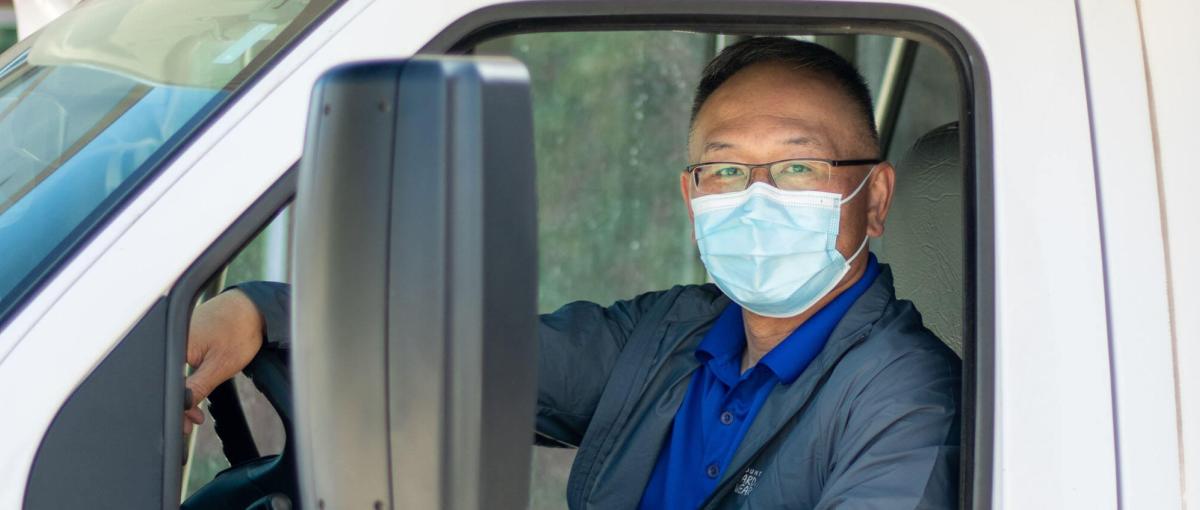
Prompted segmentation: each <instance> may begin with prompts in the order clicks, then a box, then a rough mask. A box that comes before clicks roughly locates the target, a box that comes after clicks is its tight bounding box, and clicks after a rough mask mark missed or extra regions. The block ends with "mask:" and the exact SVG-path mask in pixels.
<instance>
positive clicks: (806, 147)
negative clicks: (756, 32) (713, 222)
mask: <svg viewBox="0 0 1200 510" xmlns="http://www.w3.org/2000/svg"><path fill="white" fill-rule="evenodd" d="M857 112H858V109H857V107H856V105H855V103H854V102H853V101H852V100H851V99H850V98H849V97H848V95H847V94H846V93H845V92H842V91H841V90H840V89H839V88H837V86H836V85H834V82H832V80H831V79H829V78H825V77H823V76H821V75H814V74H812V73H809V72H805V71H795V70H792V69H790V68H789V67H788V66H787V65H786V64H782V63H761V64H755V65H752V66H749V67H746V68H745V69H743V70H741V71H739V72H738V73H737V74H735V75H733V76H732V77H731V78H729V80H727V81H726V82H725V83H723V84H722V85H721V86H720V87H719V88H718V89H717V90H716V91H714V92H713V94H712V95H711V96H709V98H708V100H707V101H706V102H705V103H704V105H703V106H702V107H701V109H700V111H699V112H698V113H697V115H696V120H695V123H694V124H693V126H692V132H691V136H690V137H689V140H688V161H689V163H691V164H695V163H702V162H708V161H722V162H737V163H763V162H769V161H779V160H784V159H790V158H822V159H869V158H875V157H876V156H877V155H878V154H877V152H878V149H877V148H876V146H875V144H874V143H873V142H872V141H871V140H870V135H869V134H868V133H869V131H868V130H867V127H866V126H864V125H863V121H862V120H861V119H860V116H859V114H858V113H857ZM870 169H871V168H870V165H863V166H857V167H836V168H834V170H833V176H832V178H831V179H830V181H829V187H828V189H825V190H823V191H830V192H834V193H841V194H842V195H843V196H844V195H847V194H849V193H851V192H853V191H854V189H855V188H856V187H858V185H859V183H861V182H862V181H863V179H864V178H865V177H866V176H867V174H868V172H869V171H870ZM769 180H770V177H769V172H768V170H767V169H766V168H756V169H754V171H753V172H752V175H751V182H756V181H762V182H769ZM893 180H894V173H893V170H892V167H891V165H889V164H887V163H881V164H879V165H878V168H876V170H875V173H874V174H872V176H871V177H870V180H869V182H868V183H867V184H866V186H864V188H863V190H862V191H860V192H859V194H858V195H857V196H856V197H855V198H854V200H851V201H850V202H849V203H847V204H846V205H844V206H843V207H842V213H841V225H840V228H839V233H838V241H837V247H838V250H839V251H840V252H841V253H842V255H843V256H845V257H847V258H849V257H850V256H851V255H853V254H854V252H855V250H857V249H858V247H859V245H860V244H861V243H862V240H863V237H864V236H867V235H870V236H872V237H875V236H879V235H881V234H882V233H883V220H884V218H885V217H886V216H887V209H888V205H889V203H890V201H891V195H892V183H893ZM693 182H694V181H693V180H692V179H691V177H690V175H689V174H684V175H683V176H682V177H681V181H680V186H681V188H682V192H683V198H684V201H685V202H687V203H688V215H689V217H690V216H691V214H692V210H691V199H692V198H693V197H696V196H700V195H702V193H700V192H699V191H698V190H697V189H696V187H695V186H694V184H693ZM865 262H866V257H865V256H862V257H859V258H858V259H856V260H855V261H854V264H853V265H854V266H857V267H862V265H863V264H865ZM850 273H851V274H856V273H857V271H851V272H850Z"/></svg>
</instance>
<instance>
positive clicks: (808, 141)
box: [783, 136, 822, 146]
mask: <svg viewBox="0 0 1200 510" xmlns="http://www.w3.org/2000/svg"><path fill="white" fill-rule="evenodd" d="M783 143H784V145H810V146H820V145H822V144H821V141H820V140H817V139H815V138H809V137H807V136H796V137H792V138H788V139H787V140H784V141H783Z"/></svg>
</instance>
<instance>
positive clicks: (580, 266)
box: [471, 22, 974, 509]
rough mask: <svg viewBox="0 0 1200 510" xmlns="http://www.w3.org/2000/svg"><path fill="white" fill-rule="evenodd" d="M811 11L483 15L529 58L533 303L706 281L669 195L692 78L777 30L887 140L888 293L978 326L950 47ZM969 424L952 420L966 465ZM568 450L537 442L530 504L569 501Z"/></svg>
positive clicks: (960, 82)
mask: <svg viewBox="0 0 1200 510" xmlns="http://www.w3.org/2000/svg"><path fill="white" fill-rule="evenodd" d="M808 24H809V25H810V26H811V28H806V27H805V26H804V24H803V23H801V22H798V23H797V26H796V27H789V28H786V29H784V28H780V27H778V26H777V25H773V24H763V25H761V26H759V27H758V28H754V27H753V26H738V27H737V28H732V27H733V26H734V25H733V24H732V23H727V24H722V23H719V22H714V23H713V24H712V25H711V26H703V27H689V26H688V25H686V24H682V25H677V26H680V27H681V28H691V29H690V30H687V29H685V30H669V28H672V25H671V24H670V23H666V22H662V23H645V24H644V25H643V24H633V23H630V24H628V25H625V24H621V23H613V24H612V25H611V28H609V27H608V26H606V25H605V24H603V23H595V24H593V25H589V26H588V27H587V28H588V29H587V30H585V31H580V30H576V29H572V27H570V26H565V27H564V26H561V25H559V26H556V25H555V24H554V23H552V22H547V23H546V24H545V25H537V26H535V27H534V28H532V29H531V28H530V27H529V25H522V26H521V27H520V28H519V29H515V30H518V31H519V33H515V34H511V35H509V34H506V33H505V32H504V31H503V30H502V29H499V28H492V29H490V30H489V31H488V33H487V38H486V39H484V40H482V41H478V42H477V44H476V45H475V46H474V47H473V48H471V52H472V53H474V54H477V55H503V56H511V57H514V58H517V59H518V60H520V61H521V62H522V63H524V64H525V65H526V67H527V68H528V69H529V72H530V80H531V85H532V91H533V110H534V119H535V123H534V130H535V147H536V154H537V160H538V180H537V184H538V218H539V223H538V228H539V245H538V246H539V280H538V291H539V294H538V295H539V311H540V312H543V313H545V312H550V311H552V310H554V309H556V308H557V307H559V306H561V305H563V304H565V303H568V302H570V301H575V300H589V301H594V302H597V303H601V304H607V303H611V302H614V301H616V300H619V299H627V298H629V297H631V296H635V295H638V294H640V293H642V292H647V291H653V290H660V289H665V288H669V287H670V286H672V285H677V284H695V283H704V282H705V281H706V274H705V270H704V267H703V265H702V264H701V262H700V260H699V258H698V253H697V251H696V248H695V245H694V242H693V241H692V239H691V225H690V223H689V220H688V217H687V212H686V210H685V208H684V207H683V204H682V203H681V201H680V198H679V195H678V173H679V170H680V169H682V168H683V167H684V166H685V165H686V164H687V163H686V160H685V158H686V147H685V145H686V139H687V132H688V124H689V112H690V108H691V102H692V99H693V94H694V91H695V86H696V81H697V79H698V78H699V76H700V73H701V69H702V68H703V66H704V65H705V64H706V63H707V62H708V61H709V60H710V59H712V58H713V57H714V56H716V53H717V52H719V51H720V50H721V49H722V48H723V47H725V46H726V45H729V44H732V43H734V42H736V41H738V40H741V39H743V38H747V37H753V36H756V35H768V34H769V35H780V34H781V33H782V34H784V35H789V36H792V37H796V38H800V39H804V40H809V41H813V42H817V43H819V44H822V45H825V46H827V47H830V48H832V49H834V50H835V51H837V52H838V53H839V54H841V55H842V56H843V57H845V58H846V59H847V60H849V61H850V62H852V63H854V64H855V65H856V67H858V68H859V70H860V72H861V73H862V74H863V75H864V77H865V78H866V80H867V82H868V86H869V87H870V89H871V93H872V99H873V100H874V104H875V107H876V109H875V116H876V123H877V125H878V126H879V130H880V137H881V145H882V147H883V152H884V155H885V157H886V159H888V160H889V161H891V162H892V163H893V164H894V165H895V166H896V168H897V170H896V174H897V179H896V181H897V182H896V191H895V198H894V199H893V200H894V201H893V205H892V209H891V213H890V214H889V218H888V222H887V231H886V233H885V234H884V236H883V237H882V238H878V239H873V242H872V244H871V251H872V252H874V253H875V254H876V255H877V256H878V257H879V260H880V261H881V262H883V263H886V264H889V265H890V266H892V268H893V274H894V278H895V285H896V292H897V296H898V297H899V298H900V299H909V300H912V301H914V302H915V303H916V305H917V308H918V310H920V311H921V313H922V316H923V319H924V322H925V326H926V327H928V328H929V329H931V330H932V331H933V332H934V333H935V334H937V335H938V337H939V338H941V339H942V340H943V341H944V342H945V343H946V344H947V345H949V346H950V347H951V348H952V349H953V350H954V351H955V352H956V353H958V354H959V355H960V356H963V355H965V354H966V353H965V352H964V343H967V342H969V341H970V339H971V338H972V337H973V336H974V332H973V331H968V330H967V327H969V326H970V324H971V321H970V317H971V316H972V315H973V312H972V311H971V310H969V309H967V302H966V301H964V295H966V294H967V293H968V291H969V289H970V288H971V284H970V282H968V281H966V280H964V275H969V274H971V273H970V272H969V271H966V267H967V264H969V263H970V262H971V261H969V260H968V259H967V258H966V255H967V253H968V250H967V248H966V246H967V244H968V237H967V235H968V233H967V230H966V228H965V227H964V225H970V224H971V217H970V208H969V207H968V206H969V205H970V202H969V198H970V194H969V190H968V188H966V186H967V185H968V184H969V179H968V177H969V174H968V169H967V168H965V167H964V166H963V161H964V157H963V154H962V151H963V150H964V147H966V139H965V138H964V137H963V136H964V135H963V130H962V129H961V128H960V126H961V123H962V122H964V121H966V120H968V118H967V115H968V114H967V113H966V108H967V107H966V106H965V105H964V97H965V96H966V94H965V92H964V87H965V82H964V78H963V77H962V75H961V74H960V68H959V66H958V64H957V63H956V62H955V61H954V58H955V57H954V55H953V54H952V53H950V52H949V51H947V49H946V47H945V46H944V45H943V44H942V43H941V42H940V41H939V40H937V39H931V38H928V37H914V36H913V35H912V34H906V33H896V32H895V31H890V30H885V29H881V27H879V26H875V25H873V24H872V25H869V26H868V25H863V26H861V27H851V28H850V29H847V28H846V27H844V26H839V28H838V30H828V29H826V28H824V27H823V26H822V25H821V24H819V23H817V24H814V23H812V22H809V23H808ZM617 28H623V29H622V30H617ZM784 30H786V31H784ZM581 167H588V168H595V169H599V171H592V172H579V171H578V169H579V168H581ZM967 387H968V388H973V384H971V383H970V382H968V383H967ZM965 400H966V403H970V402H971V401H972V400H971V399H970V398H968V399H965ZM969 439H970V435H969V433H964V443H965V444H964V446H966V448H965V449H964V451H966V452H968V453H967V454H966V455H964V458H963V463H964V464H963V465H964V469H963V473H964V477H965V476H967V474H968V473H969V472H970V471H969V470H968V469H967V468H966V465H967V463H968V462H969V459H970V453H969V452H970V449H971V442H970V441H969ZM574 452H575V450H574V449H563V448H547V447H534V454H533V459H534V462H533V467H532V480H531V492H530V508H535V509H550V508H562V507H564V506H565V505H566V500H565V497H566V496H565V495H566V493H567V478H568V474H569V472H570V468H571V463H572V461H573V460H574ZM969 487H970V485H969V482H968V485H967V487H965V488H964V490H963V491H962V492H963V494H964V498H966V499H965V501H970V499H969V497H970V489H969Z"/></svg>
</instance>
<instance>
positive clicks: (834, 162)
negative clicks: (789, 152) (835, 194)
mask: <svg viewBox="0 0 1200 510" xmlns="http://www.w3.org/2000/svg"><path fill="white" fill-rule="evenodd" d="M788 161H819V162H822V163H826V164H828V165H829V166H830V167H832V168H837V167H839V166H860V165H878V164H880V163H883V161H884V160H882V159H823V158H787V159H781V160H779V161H771V162H769V163H738V162H736V161H705V162H703V163H696V164H694V165H688V166H687V167H685V168H684V169H683V172H684V173H687V174H691V175H692V184H693V185H694V186H696V189H697V190H699V189H700V174H698V173H696V169H697V168H700V167H702V166H709V165H738V166H744V167H748V168H749V169H750V171H751V172H753V171H754V169H755V168H765V169H767V178H768V179H770V180H771V185H772V186H773V185H775V178H774V177H771V172H770V170H771V166H772V165H775V164H777V163H785V162H788ZM750 184H751V176H746V188H749V187H750ZM726 193H733V192H726Z"/></svg>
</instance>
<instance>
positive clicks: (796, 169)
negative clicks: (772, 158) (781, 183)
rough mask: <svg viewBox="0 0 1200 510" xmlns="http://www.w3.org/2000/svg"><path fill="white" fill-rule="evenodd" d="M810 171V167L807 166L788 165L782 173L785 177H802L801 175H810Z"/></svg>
mask: <svg viewBox="0 0 1200 510" xmlns="http://www.w3.org/2000/svg"><path fill="white" fill-rule="evenodd" d="M812 171H813V169H812V167H810V166H808V165H807V164H804V163H789V164H787V165H785V166H784V167H783V172H782V173H783V174H785V175H803V174H808V173H812Z"/></svg>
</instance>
